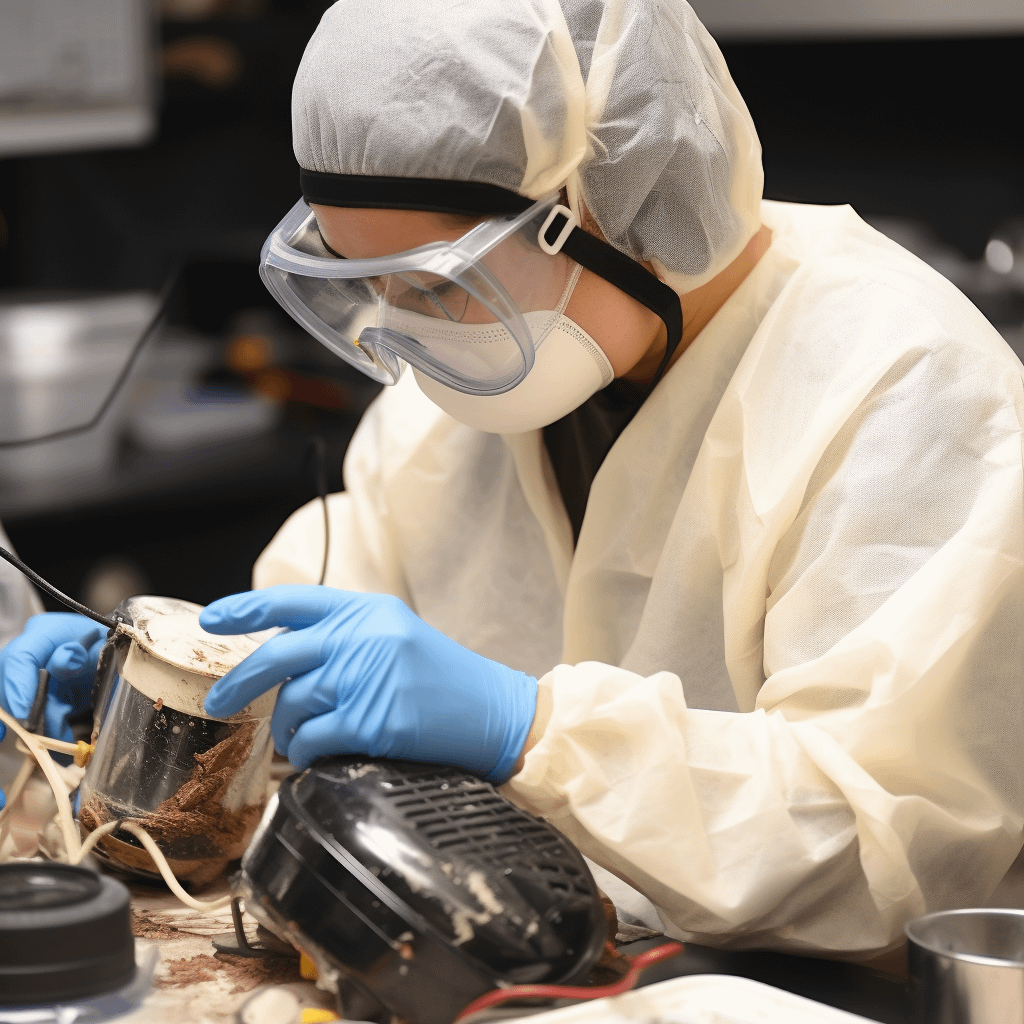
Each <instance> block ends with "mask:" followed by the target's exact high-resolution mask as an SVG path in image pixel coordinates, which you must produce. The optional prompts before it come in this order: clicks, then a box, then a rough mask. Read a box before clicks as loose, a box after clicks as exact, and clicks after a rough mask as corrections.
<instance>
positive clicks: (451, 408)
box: [413, 267, 615, 434]
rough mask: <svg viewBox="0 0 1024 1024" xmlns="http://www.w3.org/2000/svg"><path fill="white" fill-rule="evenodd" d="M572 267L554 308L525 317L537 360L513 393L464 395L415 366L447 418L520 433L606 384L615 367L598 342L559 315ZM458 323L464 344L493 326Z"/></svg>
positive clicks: (556, 416) (568, 289)
mask: <svg viewBox="0 0 1024 1024" xmlns="http://www.w3.org/2000/svg"><path fill="white" fill-rule="evenodd" d="M580 269H581V268H579V267H576V269H575V271H574V272H573V274H572V277H571V278H570V280H569V283H568V285H567V287H566V290H565V292H564V294H563V295H562V299H561V301H560V302H559V303H558V309H557V310H548V311H541V312H534V313H527V314H525V315H524V319H525V320H526V323H527V326H528V327H529V328H530V332H531V334H532V335H533V337H534V343H535V345H536V350H537V353H536V360H535V362H534V364H533V367H532V369H531V370H530V372H529V373H528V374H527V375H526V377H524V378H523V380H522V381H521V382H520V383H519V384H517V385H516V386H515V387H514V388H512V390H511V391H506V392H504V393H503V394H500V395H467V394H464V393H463V392H461V391H456V390H455V389H454V388H449V387H445V385H443V384H440V383H439V382H438V381H436V380H434V379H433V378H431V377H428V376H427V375H426V374H425V373H421V372H420V371H419V370H417V369H416V368H415V367H413V374H414V375H415V377H416V383H417V384H418V385H419V387H420V390H421V391H422V392H423V393H424V394H425V395H426V396H427V397H428V398H429V399H430V400H431V401H432V402H433V403H434V404H435V405H438V406H440V407H441V408H442V409H443V410H444V411H445V412H446V413H448V415H449V416H451V417H452V418H453V419H456V420H458V421H459V422H460V423H465V424H466V426H469V427H473V428H474V429H476V430H484V431H487V432H488V433H492V434H519V433H523V432H525V431H528V430H537V429H539V428H540V427H546V426H547V425H548V424H549V423H554V422H555V420H559V419H561V418H562V417H563V416H565V415H567V414H568V413H570V412H572V411H573V409H578V408H579V407H580V406H581V405H582V404H583V403H584V402H585V401H586V400H587V399H588V398H590V396H591V395H593V394H594V393H595V392H597V391H600V390H601V388H603V387H607V385H609V384H610V383H611V382H612V380H613V379H614V377H615V371H614V370H613V369H612V366H611V363H609V362H608V358H607V357H606V356H605V354H604V352H602V351H601V348H600V346H599V345H598V344H597V342H596V341H594V339H593V338H591V336H590V335H589V334H587V332H586V331H585V330H583V328H582V327H580V326H579V325H578V324H576V323H574V322H573V321H572V320H570V319H569V318H568V317H567V316H565V315H564V314H563V313H562V310H563V309H565V306H566V304H567V303H568V301H569V297H570V296H571V295H572V292H573V289H574V288H575V287H576V281H577V280H578V279H579V274H580ZM446 326H447V327H448V328H449V329H450V328H451V327H453V326H457V327H458V330H459V334H460V336H461V337H462V338H463V339H464V340H465V341H466V343H468V344H472V342H473V338H474V336H476V335H479V336H480V338H481V339H483V338H485V337H486V336H487V333H488V332H489V331H490V330H491V329H492V328H491V326H490V325H488V324H459V325H452V324H448V325H446Z"/></svg>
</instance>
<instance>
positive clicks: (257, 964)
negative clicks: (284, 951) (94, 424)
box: [214, 953, 302, 992]
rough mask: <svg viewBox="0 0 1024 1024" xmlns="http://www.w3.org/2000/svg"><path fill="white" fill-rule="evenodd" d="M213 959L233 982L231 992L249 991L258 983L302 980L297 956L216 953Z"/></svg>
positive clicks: (273, 983)
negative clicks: (259, 958) (254, 956)
mask: <svg viewBox="0 0 1024 1024" xmlns="http://www.w3.org/2000/svg"><path fill="white" fill-rule="evenodd" d="M214 959H215V960H216V961H217V963H218V964H220V967H221V970H222V971H223V972H224V973H225V974H227V976H228V977H229V978H230V979H231V981H233V982H234V988H232V990H231V991H232V992H249V991H251V990H252V989H254V988H259V987H260V985H285V984H287V983H288V982H290V981H301V980H302V976H301V975H300V974H299V961H298V958H297V957H280V956H274V957H267V958H266V959H262V960H256V959H253V958H250V957H240V956H231V955H230V954H226V953H218V954H217V955H216V957H215V958H214Z"/></svg>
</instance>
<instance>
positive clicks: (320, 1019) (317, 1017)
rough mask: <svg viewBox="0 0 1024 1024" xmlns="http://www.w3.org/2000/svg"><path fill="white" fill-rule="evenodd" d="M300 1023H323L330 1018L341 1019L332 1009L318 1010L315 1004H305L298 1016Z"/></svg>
mask: <svg viewBox="0 0 1024 1024" xmlns="http://www.w3.org/2000/svg"><path fill="white" fill-rule="evenodd" d="M299 1020H300V1021H301V1022H302V1024H325V1022H326V1021H330V1020H341V1017H339V1016H338V1015H337V1014H336V1013H335V1012H334V1011H333V1010H320V1009H318V1008H317V1007H315V1006H307V1007H306V1008H305V1009H304V1010H303V1011H302V1015H301V1016H300V1017H299Z"/></svg>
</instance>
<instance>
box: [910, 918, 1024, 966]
mask: <svg viewBox="0 0 1024 1024" xmlns="http://www.w3.org/2000/svg"><path fill="white" fill-rule="evenodd" d="M975 915H985V916H993V917H1016V918H1019V919H1020V920H1021V923H1022V924H1024V910H1020V909H1016V908H1013V907H963V908H961V909H959V910H936V911H933V912H932V913H931V914H924V915H923V916H921V917H915V918H914V919H913V920H912V921H908V922H907V923H906V924H905V925H904V926H903V931H904V934H905V935H906V936H907V940H908V941H909V942H910V944H911V945H913V946H917V947H918V949H922V950H925V951H927V952H928V953H931V954H932V955H933V956H939V957H943V958H945V959H946V960H955V961H957V962H959V963H970V964H978V965H979V966H982V967H1015V968H1017V969H1024V960H1007V959H1006V958H1004V957H998V956H986V955H985V954H983V953H957V952H954V951H952V950H948V949H937V948H936V947H935V946H933V945H932V944H931V943H929V942H926V941H924V940H923V939H919V938H917V937H916V936H915V935H914V934H913V932H912V931H911V929H912V928H913V927H914V926H915V925H921V924H925V923H927V922H931V921H934V920H936V919H939V918H951V917H968V916H975Z"/></svg>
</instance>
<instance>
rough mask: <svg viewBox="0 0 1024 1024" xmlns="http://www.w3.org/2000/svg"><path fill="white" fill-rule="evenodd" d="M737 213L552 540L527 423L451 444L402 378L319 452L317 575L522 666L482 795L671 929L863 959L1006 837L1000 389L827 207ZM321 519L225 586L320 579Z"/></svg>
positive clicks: (1011, 515)
mask: <svg viewBox="0 0 1024 1024" xmlns="http://www.w3.org/2000/svg"><path fill="white" fill-rule="evenodd" d="M762 214H763V218H764V221H765V223H766V224H767V225H768V226H769V227H770V228H771V229H772V231H773V239H772V243H771V246H770V248H769V250H768V252H767V254H766V255H765V256H764V258H763V259H762V260H761V261H760V263H759V264H758V265H757V267H756V268H755V269H754V271H753V272H752V273H751V274H750V276H749V277H748V278H747V279H746V280H745V281H744V282H743V284H742V285H741V286H740V288H739V289H738V290H737V291H736V292H735V293H734V294H733V295H732V297H731V298H730V299H729V300H728V301H727V302H726V304H725V305H724V306H723V307H722V309H721V310H720V311H719V313H718V314H717V315H716V316H715V318H714V319H713V320H712V321H711V323H710V324H709V325H708V326H707V327H706V328H705V329H704V330H703V331H702V332H701V334H700V335H699V336H698V337H697V339H696V340H695V341H694V342H693V344H692V345H691V346H690V347H689V348H688V349H687V350H686V351H685V352H684V353H683V355H682V357H681V358H680V359H679V361H678V362H677V363H676V364H675V365H674V366H673V368H672V369H671V370H670V372H669V373H668V374H667V375H666V377H665V378H664V380H662V382H661V383H660V384H659V385H658V387H657V388H656V390H655V391H654V393H653V394H652V396H651V397H650V398H649V399H648V401H647V402H646V403H645V404H644V406H643V407H642V408H641V409H640V411H639V413H638V414H637V416H636V417H635V419H634V420H633V421H632V422H631V423H630V425H629V426H628V427H627V428H626V430H625V431H624V432H623V434H622V436H621V437H620V438H619V440H618V441H617V442H616V444H615V446H614V447H613V448H612V450H611V452H610V454H609V455H608V457H607V458H606V460H605V462H604V463H603V465H602V466H601V469H600V471H599V472H598V474H597V477H596V479H595V480H594V484H593V487H592V490H591V493H590V500H589V504H588V506H587V512H586V518H585V520H584V523H583V527H582V531H581V534H580V537H579V542H578V546H577V548H576V551H575V553H573V550H572V534H571V530H570V527H569V523H568V519H567V517H566V514H565V511H564V508H563V507H562V504H561V500H560V498H559V494H558V489H557V486H556V483H555V481H554V479H553V475H552V473H551V470H550V465H549V463H548V461H547V458H546V456H545V454H544V451H543V445H542V440H541V436H540V434H539V433H536V432H535V433H532V434H522V435H517V436H514V437H513V436H507V437H504V438H503V437H500V436H493V435H487V434H480V433H476V432H474V431H472V430H470V429H469V428H467V427H464V426H461V425H460V424H458V423H456V422H454V421H453V420H451V419H450V418H449V417H447V416H446V415H445V414H444V413H443V412H441V411H440V410H439V409H437V408H436V407H435V406H434V405H432V403H430V402H429V401H427V400H426V399H425V398H424V397H423V396H422V394H421V393H420V392H419V391H418V390H417V388H416V386H415V382H414V381H413V379H412V377H411V375H406V376H405V377H404V378H403V379H402V381H401V382H400V383H399V385H398V386H397V387H395V388H391V389H387V391H386V392H385V393H384V394H383V395H382V396H381V397H380V398H379V399H378V401H377V402H376V403H375V405H374V406H373V407H372V408H371V409H370V411H369V412H368V414H367V415H366V417H365V419H364V421H363V423H362V424H361V426H360V428H359V431H358V433H357V435H356V438H355V440H354V441H353V443H352V446H351V448H350V450H349V454H348V456H347V459H346V463H345V480H346V486H347V488H348V490H347V492H346V493H344V494H339V495H334V496H332V499H331V506H330V507H331V515H332V527H331V551H330V564H329V570H328V576H327V582H328V583H329V584H331V585H333V586H339V587H345V588H352V589H357V590H380V591H387V592H391V593H394V594H397V595H398V596H400V597H402V598H403V599H404V600H406V601H407V602H408V603H409V604H410V605H411V606H412V607H413V608H414V609H415V610H416V611H417V612H418V613H419V614H420V615H421V616H422V617H423V618H424V619H425V620H426V621H427V622H429V623H431V624H432V625H434V626H435V627H437V628H438V629H440V630H442V631H443V632H445V633H447V634H448V635H449V636H451V637H453V638H454V639H456V640H458V641H459V642H461V643H463V644H465V645H466V646H468V647H471V648H472V649H473V650H475V651H478V652H479V653H481V654H483V655H486V656H488V657H491V658H495V659H497V660H500V661H503V662H505V663H507V664H509V665H512V666H514V667H516V668H519V669H523V670H526V671H529V672H532V673H534V674H536V675H538V676H539V677H540V684H541V686H542V687H544V688H546V689H547V690H548V691H550V695H551V698H552V705H553V710H552V714H551V718H550V721H549V723H548V725H547V728H546V731H545V732H544V734H543V736H542V738H541V739H540V741H539V743H538V744H537V746H536V747H535V748H534V749H533V750H531V751H530V753H529V754H528V755H527V757H526V763H525V767H524V769H523V770H522V771H521V772H520V773H519V774H518V775H516V776H514V777H513V778H512V780H511V781H510V782H509V783H508V784H507V786H506V788H505V792H507V793H508V794H509V795H510V796H511V797H512V798H513V799H515V800H516V801H518V802H520V803H521V804H523V805H524V806H526V807H528V808H530V809H531V810H533V811H535V812H537V813H540V814H543V815H545V816H546V817H548V818H549V819H550V820H551V821H553V822H554V823H555V824H556V825H558V827H559V828H561V829H562V830H563V831H564V832H565V833H566V834H567V835H568V836H569V837H570V838H571V839H572V840H573V841H574V842H575V843H576V844H577V846H578V847H579V848H580V849H581V850H582V851H583V853H584V854H586V855H587V856H588V857H590V858H591V859H592V860H593V861H595V862H596V863H597V864H599V865H601V866H603V867H604V868H606V869H608V870H610V871H611V872H613V873H614V874H615V875H617V876H618V877H619V878H621V879H623V880H625V881H626V882H628V883H629V885H631V886H632V887H634V888H635V889H636V890H638V892H639V893H642V894H643V896H644V897H646V898H647V899H648V900H650V902H651V904H653V907H654V908H656V913H657V915H658V916H659V918H660V921H661V923H662V925H663V926H664V927H665V928H666V930H667V931H668V932H669V933H670V934H674V935H678V936H681V937H687V936H690V937H693V938H694V939H695V940H696V941H701V942H707V943H711V944H720V945H722V944H729V945H734V946H744V945H748V946H753V945H758V946H769V947H775V948H781V949H789V950H796V951H800V950H826V951H833V952H845V953H847V954H856V953H866V951H873V950H881V949H884V948H886V947H889V946H892V945H894V944H896V943H898V942H900V941H901V938H902V934H901V929H902V926H903V923H904V922H905V921H907V920H908V919H910V918H913V917H915V916H917V915H919V914H921V913H924V912H926V911H930V910H935V909H939V908H944V907H956V906H966V905H976V904H979V903H983V902H984V901H985V900H986V898H988V896H989V895H990V893H991V892H992V890H993V889H994V888H995V887H996V885H997V883H998V882H999V880H1000V879H1001V878H1002V877H1003V875H1004V874H1005V873H1006V871H1007V869H1008V867H1009V866H1010V864H1011V862H1012V861H1013V860H1014V858H1015V856H1016V855H1017V853H1018V851H1019V850H1020V848H1021V844H1022V825H1024V773H1022V772H1021V770H1020V751H1021V750H1022V749H1024V704H1022V700H1021V691H1022V686H1021V683H1022V675H1024V630H1022V629H1021V623H1022V622H1024V568H1022V560H1024V493H1022V491H1024V473H1022V431H1021V423H1022V417H1024V387H1022V373H1024V371H1022V368H1021V365H1020V363H1019V362H1018V360H1017V359H1016V357H1015V356H1014V355H1013V354H1012V353H1011V352H1010V350H1009V349H1008V347H1007V346H1006V345H1005V343H1004V342H1003V341H1002V339H1001V338H1000V337H999V335H998V334H997V333H996V332H995V330H994V329H993V328H992V327H991V326H990V325H989V324H988V323H987V321H985V319H984V318H983V317H982V316H981V314H980V313H979V312H978V311H977V310H976V309H975V308H974V307H973V306H972V305H971V304H970V302H968V300H967V299H965V298H964V297H963V296H962V295H961V294H960V293H959V292H957V291H956V290H955V289H954V288H953V287H952V286H951V285H950V284H949V283H948V282H946V281H945V280H944V279H942V278H941V277H940V276H939V275H938V274H936V273H935V272H933V271H932V270H930V269H929V268H928V267H926V266H925V265H924V264H923V263H921V262H920V261H918V260H917V259H915V258H914V257H913V256H911V255H910V254H908V253H906V252H905V251H904V250H902V249H900V248H899V247H898V246H896V245H895V244H894V243H892V242H890V241H888V240H887V239H885V238H883V237H882V236H881V235H879V234H878V233H877V232H875V231H874V230H872V229H871V228H870V227H868V226H867V225H866V224H864V223H863V222H862V221H861V220H860V219H859V218H858V217H857V216H856V215H855V214H854V213H853V212H852V211H851V210H850V209H849V208H845V207H836V208H823V207H800V206H793V205H787V204H776V203H765V204H764V206H763V210H762ZM320 515H321V513H320V511H319V509H318V508H317V507H316V506H315V505H314V506H307V507H306V508H304V509H302V510H300V511H299V512H297V513H296V514H295V515H294V516H293V517H292V518H291V519H290V520H289V521H288V522H287V523H286V524H285V526H284V527H283V528H282V529H281V531H280V533H279V534H278V536H277V537H276V538H275V540H274V541H273V542H272V543H271V545H270V546H269V548H268V549H267V550H266V551H265V552H264V554H263V555H262V556H261V558H260V560H259V562H258V563H257V565H256V568H255V572H254V583H255V585H256V586H267V585H269V584H272V583H277V582H284V581H301V582H313V581H315V580H316V579H317V576H318V573H319V567H320V560H321V556H322V543H323V530H322V525H321V521H320ZM624 891H626V892H627V893H628V890H624ZM637 899H638V900H639V899H640V897H639V896H638V897H637ZM641 902H642V901H641Z"/></svg>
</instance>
